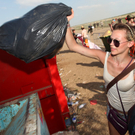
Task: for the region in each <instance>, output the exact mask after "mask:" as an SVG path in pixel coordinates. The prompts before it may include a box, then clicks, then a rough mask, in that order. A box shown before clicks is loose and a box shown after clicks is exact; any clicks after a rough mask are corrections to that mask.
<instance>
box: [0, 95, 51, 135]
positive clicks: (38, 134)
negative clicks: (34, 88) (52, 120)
mask: <svg viewBox="0 0 135 135" xmlns="http://www.w3.org/2000/svg"><path fill="white" fill-rule="evenodd" d="M8 104H9V105H8V106H4V107H3V108H1V106H0V133H1V132H2V133H3V135H22V134H27V135H50V133H49V131H48V127H47V124H46V121H45V119H44V116H43V113H42V108H41V104H40V100H39V97H38V94H32V95H30V96H28V97H24V98H22V100H20V99H19V102H18V101H17V103H14V104H12V102H11V104H10V103H8Z"/></svg>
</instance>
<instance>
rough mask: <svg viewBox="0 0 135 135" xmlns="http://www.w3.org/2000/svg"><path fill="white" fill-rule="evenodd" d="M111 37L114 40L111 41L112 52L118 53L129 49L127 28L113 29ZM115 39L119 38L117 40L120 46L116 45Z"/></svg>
mask: <svg viewBox="0 0 135 135" xmlns="http://www.w3.org/2000/svg"><path fill="white" fill-rule="evenodd" d="M111 39H112V42H111V43H110V47H111V53H112V54H113V55H117V54H119V53H122V52H124V51H126V50H127V49H129V47H128V40H127V39H126V31H125V30H113V32H112V35H111ZM114 40H117V42H119V47H116V46H115V42H114Z"/></svg>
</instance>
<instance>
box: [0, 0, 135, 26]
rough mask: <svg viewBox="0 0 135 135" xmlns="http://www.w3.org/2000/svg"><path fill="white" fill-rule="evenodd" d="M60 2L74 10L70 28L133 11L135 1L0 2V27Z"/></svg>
mask: <svg viewBox="0 0 135 135" xmlns="http://www.w3.org/2000/svg"><path fill="white" fill-rule="evenodd" d="M60 2H62V3H64V4H66V5H67V6H70V7H72V8H73V9H74V14H75V16H74V18H73V19H72V20H71V22H70V24H71V25H72V26H74V25H78V24H83V23H88V22H93V21H97V20H101V19H105V18H109V17H113V16H117V15H122V14H126V13H130V12H134V11H135V0H61V1H60V0H0V25H2V24H3V23H5V22H7V21H10V20H12V19H15V18H19V17H21V16H23V15H24V14H26V13H27V12H28V11H30V10H31V9H33V8H35V7H36V6H38V5H39V4H47V3H60Z"/></svg>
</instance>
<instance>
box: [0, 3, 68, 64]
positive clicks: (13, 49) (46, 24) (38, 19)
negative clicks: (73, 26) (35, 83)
mask: <svg viewBox="0 0 135 135" xmlns="http://www.w3.org/2000/svg"><path fill="white" fill-rule="evenodd" d="M68 15H71V7H68V6H66V5H65V4H63V3H58V4H54V3H49V4H43V5H39V6H37V7H35V8H34V9H33V10H31V11H30V12H28V13H27V14H25V15H24V16H22V17H21V18H18V19H15V20H12V21H9V22H7V23H5V24H3V25H2V26H1V27H0V49H2V50H6V51H7V52H8V53H10V54H12V55H14V56H15V57H17V58H20V59H21V60H23V61H25V62H26V63H29V62H32V61H34V60H37V59H39V58H41V57H44V56H46V58H52V57H54V56H55V55H56V53H57V51H58V50H59V49H60V48H61V47H62V46H63V43H64V40H65V34H66V30H67V22H68V20H67V18H66V16H68Z"/></svg>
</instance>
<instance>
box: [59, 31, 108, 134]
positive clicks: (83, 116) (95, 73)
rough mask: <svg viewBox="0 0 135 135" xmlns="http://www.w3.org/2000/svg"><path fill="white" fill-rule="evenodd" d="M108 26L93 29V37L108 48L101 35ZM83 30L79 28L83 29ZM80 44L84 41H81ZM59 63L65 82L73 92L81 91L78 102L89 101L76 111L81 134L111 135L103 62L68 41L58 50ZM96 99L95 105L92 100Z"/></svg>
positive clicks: (65, 85) (63, 81) (92, 39)
mask: <svg viewBox="0 0 135 135" xmlns="http://www.w3.org/2000/svg"><path fill="white" fill-rule="evenodd" d="M107 30H110V29H109V28H103V29H101V28H99V29H96V30H94V34H93V35H92V36H90V35H89V36H90V40H91V41H92V42H94V43H95V44H98V45H99V46H100V47H101V48H102V49H103V50H105V48H104V45H103V44H102V41H101V40H100V39H99V36H102V34H103V33H105V32H106V31H107ZM80 32H81V31H76V33H80ZM79 44H80V45H81V42H79ZM57 65H58V69H59V74H60V77H61V81H62V84H63V86H64V87H65V88H66V89H68V90H69V91H72V92H73V93H75V92H76V93H80V97H81V99H80V100H79V104H83V103H86V105H85V106H84V107H83V108H82V109H79V110H78V111H77V114H78V115H77V119H79V120H80V121H83V123H81V124H80V125H78V126H77V130H78V132H79V134H80V135H108V134H109V131H108V126H107V118H106V104H107V103H106V94H105V88H104V80H103V77H102V75H103V65H102V64H101V63H100V62H99V61H98V60H95V59H92V58H88V57H85V56H82V55H80V54H77V53H75V52H72V51H70V50H69V49H68V48H67V46H66V44H64V46H63V48H62V49H61V50H60V52H59V53H58V54H57ZM92 100H94V101H97V104H96V105H92V104H91V101H92Z"/></svg>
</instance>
